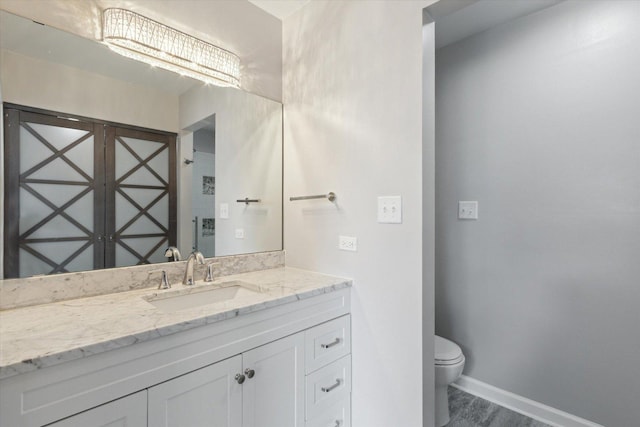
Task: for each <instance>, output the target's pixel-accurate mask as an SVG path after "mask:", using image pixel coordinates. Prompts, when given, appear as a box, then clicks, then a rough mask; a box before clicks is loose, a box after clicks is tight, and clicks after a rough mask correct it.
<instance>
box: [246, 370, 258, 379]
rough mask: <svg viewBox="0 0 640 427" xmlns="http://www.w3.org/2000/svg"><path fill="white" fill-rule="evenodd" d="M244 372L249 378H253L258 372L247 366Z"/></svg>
mask: <svg viewBox="0 0 640 427" xmlns="http://www.w3.org/2000/svg"><path fill="white" fill-rule="evenodd" d="M244 374H245V375H246V376H247V377H249V378H253V376H254V375H255V374H256V371H254V370H253V369H249V368H247V369H245V370H244Z"/></svg>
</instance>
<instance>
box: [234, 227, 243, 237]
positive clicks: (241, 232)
mask: <svg viewBox="0 0 640 427" xmlns="http://www.w3.org/2000/svg"><path fill="white" fill-rule="evenodd" d="M236 239H244V229H243V228H236Z"/></svg>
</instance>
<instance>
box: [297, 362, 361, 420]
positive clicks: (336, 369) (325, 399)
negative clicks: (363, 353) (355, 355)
mask: <svg viewBox="0 0 640 427" xmlns="http://www.w3.org/2000/svg"><path fill="white" fill-rule="evenodd" d="M305 382H306V386H305V388H306V399H305V400H306V401H305V408H306V411H305V415H306V416H305V420H307V421H309V420H312V419H314V418H316V417H319V416H322V415H323V414H325V413H326V412H327V411H329V410H330V409H331V408H332V407H333V406H335V405H337V404H338V403H339V402H342V401H345V400H348V399H349V395H350V394H351V355H348V356H345V357H343V358H342V359H340V360H336V361H335V362H333V363H332V364H330V365H328V366H325V367H324V368H322V369H320V370H317V371H316V372H314V373H312V374H309V375H307V377H306V378H305Z"/></svg>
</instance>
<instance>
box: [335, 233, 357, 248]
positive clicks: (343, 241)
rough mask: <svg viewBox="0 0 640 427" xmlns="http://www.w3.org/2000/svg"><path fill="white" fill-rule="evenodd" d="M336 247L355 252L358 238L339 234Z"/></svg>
mask: <svg viewBox="0 0 640 427" xmlns="http://www.w3.org/2000/svg"><path fill="white" fill-rule="evenodd" d="M338 248H339V249H340V250H342V251H352V252H355V251H357V250H358V239H357V238H355V237H352V236H339V237H338Z"/></svg>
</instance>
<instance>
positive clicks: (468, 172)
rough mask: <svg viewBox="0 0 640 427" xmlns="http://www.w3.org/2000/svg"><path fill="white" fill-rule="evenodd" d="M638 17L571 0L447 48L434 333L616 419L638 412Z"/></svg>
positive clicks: (578, 409)
mask: <svg viewBox="0 0 640 427" xmlns="http://www.w3.org/2000/svg"><path fill="white" fill-rule="evenodd" d="M638 22H640V2H638V1H598V2H595V1H590V2H585V1H567V2H564V3H561V4H559V5H557V6H554V7H551V8H549V9H546V10H544V11H541V12H539V13H536V14H534V15H530V16H528V17H525V18H523V19H519V20H516V21H512V22H510V23H507V24H504V25H502V26H499V27H496V28H494V29H492V30H489V31H486V32H484V33H481V34H479V35H477V36H474V37H471V38H468V39H466V40H463V41H461V42H458V43H456V44H453V45H450V46H448V47H445V48H443V49H441V50H439V51H438V52H437V56H436V76H437V77H436V165H437V166H436V194H437V195H436V230H437V232H436V252H437V256H436V261H437V262H436V265H437V267H436V333H438V334H440V335H443V336H446V337H449V338H451V339H453V340H454V341H456V342H458V343H459V344H460V345H461V346H462V348H463V350H464V352H465V354H466V355H467V357H468V359H467V361H468V364H467V367H466V369H465V374H467V375H469V376H471V377H474V378H476V379H478V380H481V381H484V382H487V383H489V384H492V385H494V386H497V387H499V388H502V389H505V390H508V391H511V392H514V393H516V394H519V395H522V396H525V397H528V398H530V399H534V400H536V401H539V402H542V403H545V404H548V405H551V406H553V407H556V408H559V409H561V410H563V411H567V412H569V413H572V414H575V415H578V416H580V417H583V418H587V419H589V420H592V421H595V422H598V423H601V424H603V425H606V426H608V427H629V426H635V425H638V422H639V421H638V420H640V405H638V402H639V399H640V365H639V360H640V359H639V355H640V332H639V329H638V328H639V327H640V309H639V308H638V304H639V302H640V282H639V281H640V279H639V278H640V26H639V25H638ZM458 200H478V201H479V204H480V207H479V216H480V219H479V220H478V221H459V220H457V218H456V217H457V215H456V214H457V212H456V210H457V201H458Z"/></svg>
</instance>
